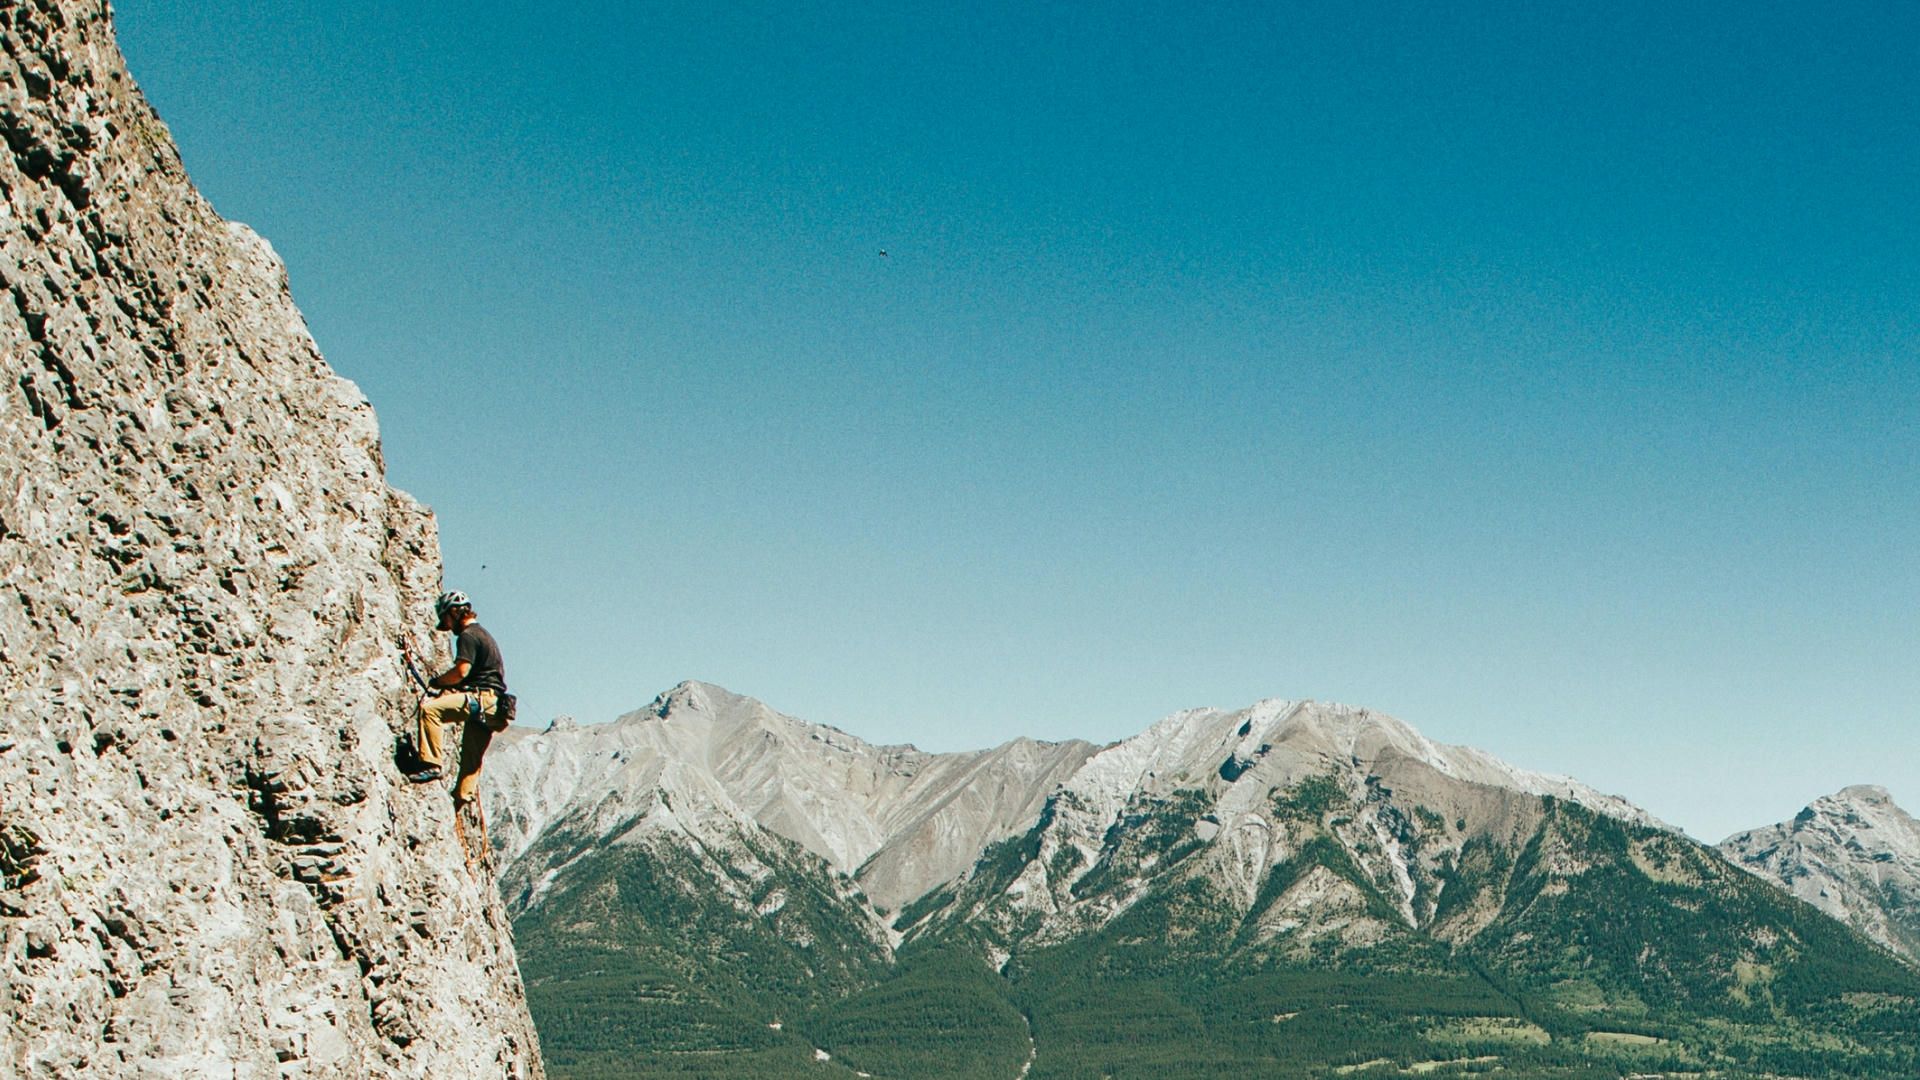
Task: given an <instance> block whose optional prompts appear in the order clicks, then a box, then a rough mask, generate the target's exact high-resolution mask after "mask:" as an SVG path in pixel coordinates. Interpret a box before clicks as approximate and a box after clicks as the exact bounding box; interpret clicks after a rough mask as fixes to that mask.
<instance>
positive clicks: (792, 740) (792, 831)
mask: <svg viewBox="0 0 1920 1080" xmlns="http://www.w3.org/2000/svg"><path fill="white" fill-rule="evenodd" d="M1094 750H1095V747H1094V746H1093V745H1092V744H1090V743H1085V742H1079V741H1073V742H1065V743H1041V742H1035V741H1033V740H1031V739H1020V740H1016V741H1014V742H1011V743H1008V744H1006V745H1005V746H1001V747H996V748H995V749H992V750H984V751H979V752H974V753H957V754H929V753H925V752H923V751H920V750H916V749H914V748H913V747H910V746H873V745H870V744H868V743H866V742H863V741H861V740H860V739H857V738H854V737H853V736H851V735H848V734H846V733H845V732H842V731H839V730H836V729H834V728H830V727H826V726H823V725H819V724H809V723H806V722H804V721H800V720H795V719H793V718H792V717H789V716H783V715H781V714H779V713H777V712H774V711H773V710H772V709H769V708H768V707H767V706H765V705H763V704H761V703H760V702H758V701H754V700H753V699H751V698H745V697H740V696H738V695H736V694H732V693H729V692H728V691H726V690H723V689H721V688H719V687H717V686H710V685H707V684H704V683H692V682H690V683H684V684H682V685H680V686H678V687H676V688H674V689H673V690H672V691H669V692H668V693H666V694H662V695H661V696H660V697H659V698H657V699H656V700H655V701H654V702H653V703H652V704H651V705H649V706H648V707H647V708H645V709H641V710H639V711H637V712H633V713H629V714H627V715H626V716H623V717H621V718H620V719H618V720H616V721H614V722H613V723H611V724H597V725H593V726H590V727H582V726H577V725H570V724H563V725H557V726H555V727H554V728H553V729H551V730H549V731H547V732H545V733H543V734H532V733H529V732H523V731H513V732H509V733H506V734H505V735H503V736H502V737H501V738H500V739H498V740H496V742H495V744H494V748H493V750H492V753H491V756H490V757H489V758H488V765H487V773H486V797H487V800H488V807H489V811H490V812H491V814H492V817H493V821H494V826H493V840H494V844H495V846H496V848H497V849H498V851H499V853H500V855H501V856H502V858H503V859H504V860H505V861H506V862H507V863H508V864H509V866H510V867H511V869H510V871H509V873H508V876H507V882H508V885H509V894H508V895H509V896H510V897H512V898H513V901H514V903H515V904H517V905H524V904H527V903H531V902H533V901H534V900H535V899H536V898H537V896H538V893H539V890H540V888H541V887H542V885H543V884H545V883H550V882H551V881H552V880H553V878H554V876H555V875H556V874H557V873H558V872H559V870H560V869H562V868H563V866H564V864H563V863H562V864H555V863H553V862H552V861H551V859H552V857H553V855H554V854H557V853H555V852H554V851H553V849H552V847H551V845H549V846H546V847H540V848H538V850H533V851H530V849H533V848H535V846H536V841H538V840H539V839H540V838H541V837H543V836H549V835H551V834H555V833H564V834H567V835H570V836H579V837H585V838H596V839H597V838H606V837H615V836H617V837H618V838H625V837H626V836H627V833H626V832H620V833H618V834H616V833H614V832H613V830H615V829H620V830H631V829H633V828H636V827H640V828H668V829H671V830H675V831H678V832H681V833H683V834H686V835H692V836H702V835H704V832H703V830H704V829H707V828H709V827H711V828H716V829H721V830H732V829H742V828H744V829H755V830H765V831H766V832H768V833H771V834H773V835H774V836H776V837H780V838H783V839H784V840H786V841H790V842H791V843H793V844H795V845H798V847H799V849H801V850H803V851H805V852H808V853H810V854H811V855H813V856H815V857H817V858H819V859H821V860H824V862H825V863H826V866H827V867H828V868H830V869H831V871H833V872H835V873H838V874H840V875H844V876H847V877H849V878H857V880H858V882H859V885H860V888H861V890H862V891H863V892H864V893H865V895H866V897H867V898H868V899H869V900H870V901H871V902H872V903H873V904H874V905H875V906H876V907H877V908H878V909H880V910H882V911H888V910H892V909H894V908H897V907H898V906H899V905H900V904H902V903H905V902H907V901H910V900H914V899H917V898H918V897H919V896H921V895H922V894H924V893H925V892H926V891H927V890H929V889H931V888H933V887H934V886H935V885H937V884H939V883H941V882H943V881H946V880H947V879H949V878H952V877H954V876H955V875H957V874H959V873H961V872H962V871H964V870H966V869H967V868H968V867H970V866H972V865H973V862H974V860H975V859H977V858H979V855H980V852H981V851H982V850H984V849H985V848H986V847H987V845H988V844H991V843H993V842H994V841H996V840H1000V839H1003V838H1005V837H1007V836H1009V835H1012V834H1014V833H1016V832H1020V831H1024V830H1025V829H1026V828H1027V827H1028V826H1029V825H1031V824H1032V822H1033V819H1034V818H1035V817H1036V816H1038V814H1039V812H1040V807H1041V804H1042V803H1043V802H1044V801H1045V800H1046V798H1047V796H1048V795H1049V794H1050V793H1051V792H1052V791H1053V789H1054V788H1055V787H1057V786H1058V785H1059V784H1060V782H1061V781H1062V780H1064V779H1065V778H1066V777H1067V776H1069V775H1071V774H1072V773H1073V771H1074V770H1075V769H1076V768H1078V767H1079V765H1080V764H1081V763H1082V762H1084V761H1085V760H1086V759H1087V757H1088V756H1089V755H1091V754H1092V753H1093V752H1094ZM516 884H518V885H521V886H522V890H521V891H520V892H518V893H516V892H514V891H513V890H512V887H513V886H514V885H516Z"/></svg>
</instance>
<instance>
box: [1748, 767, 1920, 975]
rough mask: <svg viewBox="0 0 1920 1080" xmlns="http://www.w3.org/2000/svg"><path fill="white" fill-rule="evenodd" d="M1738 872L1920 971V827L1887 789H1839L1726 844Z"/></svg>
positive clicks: (1871, 786) (1857, 787)
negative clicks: (1777, 889)
mask: <svg viewBox="0 0 1920 1080" xmlns="http://www.w3.org/2000/svg"><path fill="white" fill-rule="evenodd" d="M1719 851H1720V853H1721V854H1722V855H1724V856H1726V857H1727V858H1728V859H1729V860H1731V861H1732V862H1733V863H1734V864H1735V865H1737V866H1740V867H1742V868H1744V869H1746V870H1750V871H1752V872H1753V873H1755V874H1757V875H1759V876H1760V877H1762V878H1765V879H1766V880H1768V881H1771V882H1773V883H1774V884H1776V885H1778V886H1780V887H1781V888H1783V889H1785V890H1787V891H1788V892H1790V893H1792V894H1793V895H1795V896H1797V897H1799V898H1800V899H1802V900H1805V901H1806V902H1807V903H1809V904H1812V905H1813V906H1814V907H1817V908H1819V909H1820V910H1821V911H1824V912H1826V913H1827V914H1829V915H1831V916H1833V917H1834V918H1836V919H1839V920H1840V921H1841V922H1844V923H1846V924H1847V925H1849V926H1851V927H1853V928H1854V929H1856V930H1858V931H1860V932H1861V933H1863V934H1865V935H1867V936H1868V937H1870V938H1872V939H1873V940H1875V941H1877V942H1879V943H1880V944H1882V945H1884V946H1886V947H1887V948H1889V949H1892V950H1893V951H1894V952H1895V953H1897V954H1899V955H1900V956H1901V957H1902V958H1903V959H1905V960H1906V961H1907V962H1908V963H1911V964H1920V821H1916V820H1914V818H1913V816H1912V815H1910V814H1908V813H1907V812H1906V811H1905V810H1902V809H1901V808H1900V807H1899V806H1897V805H1896V804H1895V803H1894V801H1893V796H1892V795H1891V794H1889V793H1888V792H1887V789H1886V788H1883V787H1876V786H1874V785H1871V784H1860V785H1856V786H1854V787H1848V788H1841V789H1840V790H1839V791H1837V792H1834V793H1833V794H1832V795H1827V796H1823V797H1821V798H1819V799H1815V800H1814V801H1813V804H1812V805H1810V806H1808V807H1807V808H1806V809H1804V810H1802V811H1800V813H1798V814H1796V815H1794V818H1793V820H1791V821H1783V822H1781V823H1780V824H1778V825H1769V826H1767V827H1765V828H1761V829H1750V830H1748V831H1746V832H1743V833H1738V834H1735V835H1733V836H1730V837H1728V838H1727V839H1725V840H1723V841H1721V843H1720V846H1719Z"/></svg>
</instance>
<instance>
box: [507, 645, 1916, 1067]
mask: <svg viewBox="0 0 1920 1080" xmlns="http://www.w3.org/2000/svg"><path fill="white" fill-rule="evenodd" d="M487 776H488V788H487V796H486V797H487V800H488V809H489V813H490V816H491V818H492V820H493V821H494V842H495V845H496V848H497V851H498V854H499V855H500V857H501V859H502V861H503V863H504V865H505V869H504V871H503V874H502V877H501V882H502V889H503V892H504V894H505V897H506V900H507V903H508V907H509V910H510V912H512V914H513V916H514V919H515V934H516V941H517V943H518V946H519V949H520V956H521V959H522V965H523V971H524V972H525V975H526V978H527V983H528V996H529V1002H530V1004H531V1007H532V1008H533V1010H534V1014H535V1018H536V1022H537V1024H538V1026H539V1029H540V1032H541V1037H542V1041H543V1048H544V1050H545V1054H546V1058H547V1063H548V1065H549V1067H550V1068H551V1069H553V1070H554V1072H555V1074H556V1075H561V1076H577V1077H592V1076H601V1075H622V1074H623V1071H624V1070H631V1069H633V1068H636V1067H638V1065H640V1064H644V1065H645V1066H646V1068H647V1069H648V1070H649V1071H651V1072H659V1073H661V1074H664V1075H701V1076H714V1077H722V1076H725V1077H745V1076H776V1075H799V1074H801V1073H808V1072H815V1073H818V1074H820V1075H857V1074H866V1075H872V1076H951V1077H974V1076H980V1077H988V1076H993V1077H1011V1076H1015V1075H1021V1076H1029V1077H1033V1078H1045V1077H1081V1076H1085V1077H1106V1076H1111V1077H1119V1076H1146V1075H1154V1076H1157V1077H1166V1076H1187V1075H1191V1076H1214V1075H1221V1074H1222V1073H1224V1072H1228V1071H1234V1070H1241V1071H1251V1072H1253V1073H1255V1074H1262V1075H1303V1076H1306V1075H1334V1074H1335V1073H1336V1072H1337V1071H1339V1070H1349V1071H1351V1070H1354V1069H1364V1070H1373V1069H1378V1070H1382V1074H1390V1073H1392V1072H1395V1071H1398V1070H1403V1069H1404V1070H1414V1071H1418V1072H1422V1073H1427V1074H1434V1075H1449V1074H1467V1073H1473V1072H1479V1071H1485V1070H1486V1069H1488V1068H1492V1067H1495V1066H1498V1067H1499V1068H1500V1069H1501V1070H1503V1071H1504V1072H1505V1073H1506V1074H1507V1075H1513V1076H1534V1075H1537V1076H1601V1075H1620V1074H1621V1072H1622V1071H1623V1070H1625V1071H1655V1070H1674V1071H1686V1070H1692V1071H1694V1072H1702V1071H1713V1072H1715V1073H1716V1074H1718V1075H1767V1074H1779V1073H1792V1074H1797V1075H1888V1076H1892V1075H1913V1074H1915V1072H1916V1071H1920V1070H1916V1069H1915V1065H1916V1057H1915V1048H1914V1046H1913V1044H1912V1040H1911V1039H1910V1038H1905V1037H1895V1036H1894V1035H1893V1034H1892V1033H1893V1032H1899V1031H1903V1030H1904V1031H1908V1032H1910V1031H1911V1030H1912V1029H1913V1026H1914V1024H1915V1022H1916V1021H1920V974H1917V973H1916V972H1915V970H1914V969H1913V968H1912V967H1910V966H1908V965H1907V964H1905V963H1902V962H1901V961H1900V960H1899V959H1897V958H1896V956H1895V955H1894V953H1893V952H1892V951H1890V948H1889V947H1888V946H1889V945H1892V946H1895V947H1897V946H1898V939H1897V938H1896V939H1894V940H1892V941H1888V940H1886V939H1885V937H1884V935H1883V936H1881V938H1880V943H1878V944H1876V941H1875V940H1874V939H1871V938H1870V936H1868V935H1869V934H1871V928H1870V927H1866V926H1864V924H1863V926H1862V928H1861V929H1855V928H1853V927H1850V926H1849V925H1847V924H1845V923H1843V922H1841V921H1839V920H1838V919H1836V918H1833V917H1831V916H1830V915H1829V914H1827V913H1825V912H1823V911H1821V910H1819V909H1817V908H1816V907H1814V906H1811V905H1809V904H1807V903H1803V902H1802V901H1801V900H1800V899H1797V898H1796V897H1795V896H1794V895H1792V894H1791V893H1790V892H1789V891H1787V890H1785V889H1782V888H1781V887H1779V886H1778V885H1776V884H1774V883H1773V882H1772V881H1770V880H1769V879H1768V876H1767V875H1768V874H1770V873H1777V872H1779V871H1778V868H1779V867H1783V866H1789V865H1809V862H1808V861H1807V860H1810V859H1811V858H1812V856H1810V855H1809V856H1801V857H1800V858H1801V859H1802V861H1801V862H1798V863H1789V862H1786V861H1782V860H1779V859H1776V860H1775V861H1774V862H1772V863H1769V862H1768V861H1767V860H1766V859H1765V858H1762V857H1759V856H1757V855H1756V856H1755V857H1753V858H1745V857H1741V856H1737V855H1732V854H1731V851H1732V849H1729V852H1730V853H1729V854H1727V855H1723V854H1722V853H1720V852H1717V851H1715V850H1714V849H1712V848H1709V847H1706V846H1704V845H1701V844H1699V843H1697V842H1695V841H1693V840H1691V839H1689V838H1687V837H1685V836H1684V835H1681V834H1679V833H1678V832H1676V831H1674V830H1672V829H1670V828H1668V827H1666V826H1665V825H1663V824H1662V823H1661V822H1659V821H1657V820H1655V819H1654V818H1653V817H1651V816H1650V815H1648V814H1647V813H1645V812H1644V811H1642V810H1640V809H1639V808H1637V807H1635V806H1633V805H1632V804H1630V803H1628V802H1627V801H1625V800H1623V799H1620V798H1618V797H1615V796H1611V795H1607V794H1603V793H1601V792H1598V791H1596V790H1594V789H1592V788H1590V787H1588V786H1586V785H1584V784H1581V783H1579V782H1578V781H1576V780H1573V779H1570V778H1566V777H1558V776H1550V775H1544V774H1540V773H1534V772H1530V771H1527V770H1524V769H1520V768H1516V767H1514V766H1512V765H1509V764H1507V763H1505V762H1502V761H1500V760H1499V759H1497V758H1495V757H1493V756H1492V755H1489V754H1486V753H1484V752H1482V751H1478V750H1474V749H1470V748H1465V747H1457V746H1445V745H1441V744H1437V743H1434V742H1432V741H1431V740H1428V739H1426V738H1425V737H1423V736H1421V735H1420V734H1419V733H1418V732H1417V731H1415V730H1414V729H1412V728H1411V727H1409V726H1408V725H1406V724H1403V723H1401V722H1399V721H1397V720H1395V719H1393V718H1391V717H1387V716H1384V715H1382V714H1379V713H1377V712H1373V711H1370V710H1366V709H1359V708H1352V707H1347V706H1339V705H1329V704H1322V703H1315V702H1286V701H1263V702H1260V703H1258V704H1255V705H1253V706H1251V707H1249V708H1245V709H1238V710H1216V709H1198V710H1190V711H1185V712H1181V713H1177V714H1175V715H1173V716H1170V717H1168V718H1166V719H1165V720H1162V721H1160V722H1159V723H1157V724H1155V725H1153V726H1152V727H1151V728H1149V729H1148V730H1147V731H1145V732H1142V733H1141V734H1140V735H1137V736H1134V737H1133V738H1130V739H1126V740H1123V741H1121V742H1119V743H1115V744H1113V745H1110V746H1106V747H1097V746H1093V745H1091V744H1087V743H1083V742H1065V743H1042V742H1034V741H1031V740H1017V741H1015V742H1012V743H1009V744H1006V745H1004V746H1001V747H998V748H995V749H992V750H987V751H980V752H975V753H967V754H929V753H925V752H922V751H919V750H916V749H914V748H912V747H902V746H874V745H871V744H868V743H866V742H864V741H862V740H860V739H858V738H855V737H853V736H851V735H848V734H846V733H844V732H840V731H837V730H835V729H832V728H828V727H823V726H820V725H815V724H809V723H805V722H803V721H799V720H796V719H793V718H791V717H786V716H783V715H781V714H779V713H777V712H775V711H774V710H772V709H770V708H768V707H767V706H765V705H763V704H761V703H759V702H756V701H753V700H752V699H749V698H744V697H740V696H738V695H734V694H731V693H729V692H727V691H725V690H722V689H720V688H718V687H714V686H709V685H705V684H699V683H687V684H683V685H681V686H679V687H676V688H675V689H673V690H672V691H670V692H668V693H666V694H663V695H661V696H660V697H659V698H658V699H656V700H655V701H654V702H653V703H652V704H651V705H649V706H648V707H647V708H645V709H642V710H639V711H637V712H634V713H631V714H628V715H627V716H624V717H621V718H620V719H619V720H617V721H614V722H613V723H610V724H605V725H592V726H577V725H570V724H556V725H555V727H554V728H552V729H550V730H548V731H546V732H543V733H534V732H518V731H516V732H513V733H509V734H508V735H507V736H505V737H504V738H503V739H502V740H501V741H500V742H499V743H497V744H496V749H495V750H494V751H493V754H492V756H491V757H490V758H489V763H488V773H487ZM1888 805H1889V806H1890V803H1889V804H1888ZM1896 812H1897V811H1896ZM1803 816H1804V815H1803ZM1840 820H1844V817H1843V818H1842V819H1840ZM1886 820H1887V821H1888V822H1891V821H1892V820H1893V819H1892V818H1891V817H1888V818H1887V819H1886ZM1907 820H1908V821H1909V822H1910V819H1907ZM1876 827H1879V826H1876ZM1855 829H1856V832H1857V831H1859V829H1858V826H1857V825H1856V826H1855ZM1800 831H1801V832H1802V833H1806V832H1808V830H1806V829H1802V830H1800ZM1884 831H1888V832H1890V827H1888V828H1887V829H1886V830H1884ZM1737 839H1738V838H1736V840H1737ZM1808 839H1809V841H1810V840H1811V837H1808ZM1732 843H1734V841H1729V844H1732ZM1840 845H1841V847H1840V849H1839V850H1842V851H1844V850H1846V846H1845V841H1844V840H1841V841H1840ZM1774 847H1775V854H1776V855H1778V854H1779V852H1780V851H1781V850H1783V849H1784V845H1780V844H1776V845H1774ZM1795 850H1796V851H1807V850H1810V849H1809V848H1807V847H1806V846H1804V845H1803V846H1802V847H1801V848H1796V849H1795ZM1874 850H1875V851H1878V850H1882V849H1878V848H1876V849H1874ZM1884 850H1892V851H1895V855H1894V857H1893V862H1894V863H1898V862H1900V860H1901V859H1902V858H1903V857H1907V856H1908V855H1910V851H1911V849H1907V848H1893V847H1889V848H1885V849H1884ZM1903 852H1904V853H1906V854H1902V853H1903ZM1869 861H1871V859H1870V860H1869ZM1736 863H1738V864H1739V865H1738V866H1736ZM1908 864H1909V866H1910V865H1911V859H1910V858H1908ZM1824 865H1830V866H1831V865H1835V859H1834V858H1828V859H1827V862H1826V863H1825V864H1824ZM1742 867H1745V868H1746V869H1742ZM1748 870H1752V871H1753V872H1751V873H1750V872H1748ZM1833 880H1834V881H1835V882H1836V883H1838V882H1840V881H1842V880H1845V881H1848V882H1852V881H1854V879H1853V878H1851V877H1847V876H1845V875H1842V874H1836V876H1835V877H1834V878H1833ZM1837 888H1838V885H1837V884H1835V885H1834V886H1830V888H1829V891H1830V892H1832V891H1834V890H1835V889H1837ZM1849 895H1851V894H1849ZM1902 895H1906V894H1902ZM1840 910H1841V911H1842V913H1843V914H1844V913H1845V911H1846V910H1856V911H1857V910H1861V909H1857V908H1856V909H1846V908H1845V907H1844V905H1843V906H1842V908H1841V909H1840ZM1890 918H1891V917H1890ZM1892 922H1893V923H1894V924H1897V920H1892ZM1863 929H1864V930H1866V931H1867V933H1863V932H1862V930H1863ZM1902 1025H1905V1026H1904V1027H1903V1026H1902Z"/></svg>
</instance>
